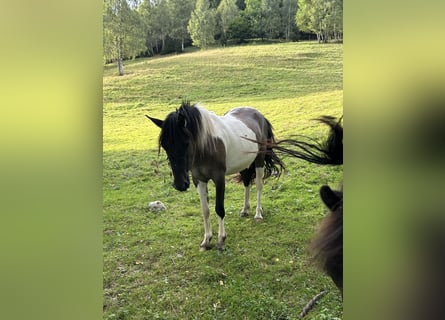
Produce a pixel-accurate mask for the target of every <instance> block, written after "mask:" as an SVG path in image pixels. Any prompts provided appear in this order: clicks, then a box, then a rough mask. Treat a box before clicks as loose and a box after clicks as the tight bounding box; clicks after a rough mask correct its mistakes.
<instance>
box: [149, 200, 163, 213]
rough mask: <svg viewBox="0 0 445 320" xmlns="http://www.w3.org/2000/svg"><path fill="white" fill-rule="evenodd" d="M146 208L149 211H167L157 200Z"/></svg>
mask: <svg viewBox="0 0 445 320" xmlns="http://www.w3.org/2000/svg"><path fill="white" fill-rule="evenodd" d="M148 208H149V209H150V210H151V211H164V210H167V208H166V207H165V205H164V204H163V203H162V202H161V201H159V200H157V201H153V202H150V204H149V205H148Z"/></svg>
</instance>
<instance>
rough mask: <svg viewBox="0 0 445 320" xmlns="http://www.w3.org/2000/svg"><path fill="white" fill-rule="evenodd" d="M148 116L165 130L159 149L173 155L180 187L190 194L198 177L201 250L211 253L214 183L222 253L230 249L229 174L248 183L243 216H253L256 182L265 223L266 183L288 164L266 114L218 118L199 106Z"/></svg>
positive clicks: (242, 110)
mask: <svg viewBox="0 0 445 320" xmlns="http://www.w3.org/2000/svg"><path fill="white" fill-rule="evenodd" d="M146 117H147V118H149V119H150V120H151V121H152V122H153V123H154V124H156V125H157V126H158V127H159V128H161V133H160V136H159V150H160V148H161V147H162V148H163V149H164V150H165V151H166V153H167V157H168V159H169V162H170V166H171V169H172V172H173V176H174V181H173V186H174V188H175V189H177V190H179V191H185V190H187V189H188V188H189V186H190V180H189V171H191V172H192V179H193V183H194V185H195V187H196V188H197V190H198V193H199V198H200V202H201V209H202V212H203V217H204V240H203V241H202V242H201V245H200V249H201V251H204V250H207V249H210V248H211V245H210V240H211V239H212V229H211V227H210V210H209V200H208V189H207V183H208V181H209V180H213V182H214V183H215V187H216V206H215V210H216V213H217V215H218V223H219V231H218V244H217V248H218V249H219V250H223V249H224V242H225V239H226V237H227V234H226V231H225V229H224V216H225V210H224V192H225V176H226V175H230V174H234V173H238V172H239V173H240V180H241V181H242V182H243V183H244V206H243V208H242V210H241V216H247V215H248V214H249V209H250V186H251V183H252V181H255V185H256V193H257V203H256V213H255V217H254V219H255V220H256V221H259V220H262V219H263V216H262V213H263V209H262V207H261V191H262V189H263V178H267V177H269V176H271V175H279V174H280V173H281V171H282V169H284V165H283V163H282V162H281V160H280V159H279V158H278V157H277V156H276V154H275V153H274V152H273V150H272V149H271V148H269V147H267V146H268V145H271V144H273V143H274V142H275V138H274V134H273V132H272V126H271V124H270V122H269V121H268V120H267V119H266V118H265V117H264V116H263V115H262V114H261V113H260V112H258V111H257V110H255V109H253V108H250V107H238V108H235V109H232V110H231V111H229V112H227V113H226V114H225V115H224V116H217V115H216V114H214V113H213V112H210V111H208V110H206V109H204V108H203V107H201V106H199V105H196V104H195V105H190V103H189V102H182V104H181V106H180V107H179V109H176V111H173V112H171V113H170V114H169V115H168V116H167V117H166V118H165V120H160V119H156V118H152V117H150V116H148V115H146ZM243 138H244V139H243ZM252 140H256V141H258V143H257V142H253V141H252Z"/></svg>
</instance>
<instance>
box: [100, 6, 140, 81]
mask: <svg viewBox="0 0 445 320" xmlns="http://www.w3.org/2000/svg"><path fill="white" fill-rule="evenodd" d="M103 23H104V36H103V41H104V45H103V46H104V60H105V61H118V67H119V74H120V75H122V74H123V68H122V60H123V59H124V58H134V57H136V56H137V55H138V54H139V53H140V52H141V51H144V50H145V46H144V41H143V36H142V35H143V25H142V20H141V18H140V16H139V15H138V14H137V12H136V11H135V10H133V9H131V8H130V6H129V4H128V3H127V1H126V0H105V1H104V15H103Z"/></svg>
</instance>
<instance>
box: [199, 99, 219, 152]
mask: <svg viewBox="0 0 445 320" xmlns="http://www.w3.org/2000/svg"><path fill="white" fill-rule="evenodd" d="M195 107H196V108H197V109H198V111H199V113H200V114H201V130H200V133H199V137H198V141H197V145H198V149H199V150H214V149H215V141H214V139H213V137H215V136H216V134H215V131H214V128H213V121H212V118H213V117H217V115H216V114H215V113H213V112H211V111H208V110H206V109H204V108H203V107H201V106H200V105H199V104H196V105H195Z"/></svg>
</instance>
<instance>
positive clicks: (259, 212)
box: [254, 167, 264, 221]
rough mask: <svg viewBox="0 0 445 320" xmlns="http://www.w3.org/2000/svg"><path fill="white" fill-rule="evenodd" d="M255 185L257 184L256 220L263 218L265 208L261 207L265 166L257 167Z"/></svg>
mask: <svg viewBox="0 0 445 320" xmlns="http://www.w3.org/2000/svg"><path fill="white" fill-rule="evenodd" d="M255 175H256V176H255V185H256V213H255V217H254V218H255V221H261V220H263V208H262V207H261V192H262V191H263V175H264V168H263V167H257V168H255Z"/></svg>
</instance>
